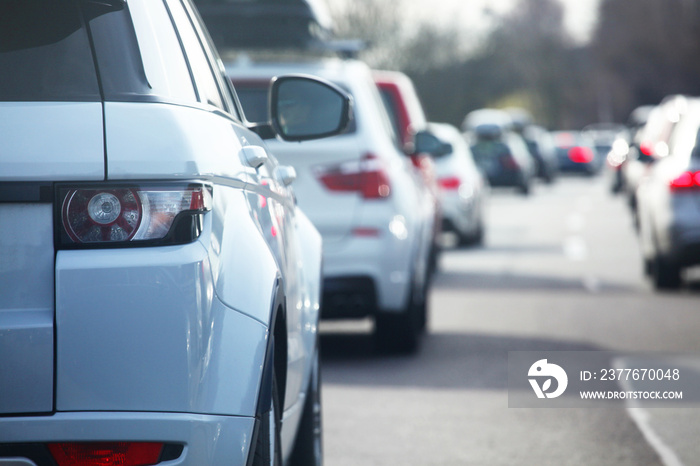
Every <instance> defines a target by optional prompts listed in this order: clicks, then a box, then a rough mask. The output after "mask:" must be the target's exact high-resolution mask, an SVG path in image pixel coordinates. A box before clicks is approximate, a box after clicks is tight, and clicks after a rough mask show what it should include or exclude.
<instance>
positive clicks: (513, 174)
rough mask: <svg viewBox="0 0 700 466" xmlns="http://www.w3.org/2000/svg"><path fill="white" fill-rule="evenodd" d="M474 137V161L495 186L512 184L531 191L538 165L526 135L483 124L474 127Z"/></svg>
mask: <svg viewBox="0 0 700 466" xmlns="http://www.w3.org/2000/svg"><path fill="white" fill-rule="evenodd" d="M472 139H473V141H474V142H473V144H472V147H471V149H472V154H473V155H474V161H475V162H476V164H477V166H478V167H479V168H480V169H481V171H482V172H483V173H484V174H485V175H486V177H487V178H488V181H489V184H490V185H491V186H494V187H496V186H512V187H516V188H518V189H519V190H520V192H521V193H523V194H529V193H530V189H531V186H532V181H533V177H534V175H535V166H534V163H533V160H532V156H531V155H530V152H529V151H528V149H527V145H526V144H525V141H524V140H523V138H522V137H520V136H519V135H518V134H516V133H513V132H511V131H507V130H504V129H503V128H502V127H501V126H499V125H495V124H482V125H479V126H477V127H476V128H475V129H474V135H473V136H472Z"/></svg>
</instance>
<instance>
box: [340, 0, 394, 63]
mask: <svg viewBox="0 0 700 466" xmlns="http://www.w3.org/2000/svg"><path fill="white" fill-rule="evenodd" d="M402 3H403V1H402V0H395V1H393V2H386V1H383V0H351V1H347V2H342V1H331V2H329V6H330V11H331V14H332V16H333V18H334V22H335V29H336V30H335V32H336V35H337V36H338V37H339V38H341V39H361V40H363V41H365V42H366V43H367V45H368V48H367V49H366V50H365V51H363V52H362V53H361V54H360V58H362V59H363V60H365V61H366V62H367V63H368V64H369V65H370V66H372V67H374V68H386V69H398V68H399V63H400V61H401V53H397V52H399V51H400V49H401V46H402V44H403V42H404V39H403V37H404V32H403V28H404V27H405V24H406V21H405V17H404V14H403V12H405V11H406V10H405V8H403V7H402Z"/></svg>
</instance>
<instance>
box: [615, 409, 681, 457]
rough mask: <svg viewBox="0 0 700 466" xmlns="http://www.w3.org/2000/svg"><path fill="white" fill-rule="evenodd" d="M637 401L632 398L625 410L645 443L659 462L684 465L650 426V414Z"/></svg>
mask: <svg viewBox="0 0 700 466" xmlns="http://www.w3.org/2000/svg"><path fill="white" fill-rule="evenodd" d="M638 404H639V403H638V402H636V401H634V400H632V401H629V402H628V406H627V408H626V409H627V412H628V413H629V415H630V417H631V418H632V421H634V423H635V424H636V425H637V428H638V429H639V430H640V431H641V432H642V435H644V438H645V439H646V441H647V443H648V444H649V445H650V446H651V448H653V449H654V451H655V452H656V454H657V455H659V458H660V459H661V462H662V463H663V464H664V465H665V466H684V465H683V462H682V461H681V460H680V459H679V458H678V456H677V455H676V453H675V452H674V451H673V450H672V449H671V447H669V446H668V445H666V443H665V442H664V441H663V440H662V439H661V437H659V435H658V434H657V433H656V431H655V430H654V428H653V427H652V426H651V421H650V419H651V415H650V414H649V412H648V411H647V410H646V409H644V408H640V407H638Z"/></svg>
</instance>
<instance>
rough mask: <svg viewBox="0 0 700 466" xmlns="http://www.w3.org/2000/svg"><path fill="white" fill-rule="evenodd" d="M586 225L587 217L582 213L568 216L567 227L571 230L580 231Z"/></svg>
mask: <svg viewBox="0 0 700 466" xmlns="http://www.w3.org/2000/svg"><path fill="white" fill-rule="evenodd" d="M585 225H586V219H585V217H584V216H583V215H582V214H579V213H575V214H570V215H569V216H568V217H566V228H567V229H568V230H569V231H571V232H574V233H578V232H579V231H581V230H583V227H584V226H585Z"/></svg>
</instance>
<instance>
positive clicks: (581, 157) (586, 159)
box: [569, 146, 594, 163]
mask: <svg viewBox="0 0 700 466" xmlns="http://www.w3.org/2000/svg"><path fill="white" fill-rule="evenodd" d="M593 158H594V154H593V149H591V148H590V147H581V146H576V147H572V148H571V149H569V159H570V160H571V161H572V162H574V163H591V162H592V161H593Z"/></svg>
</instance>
